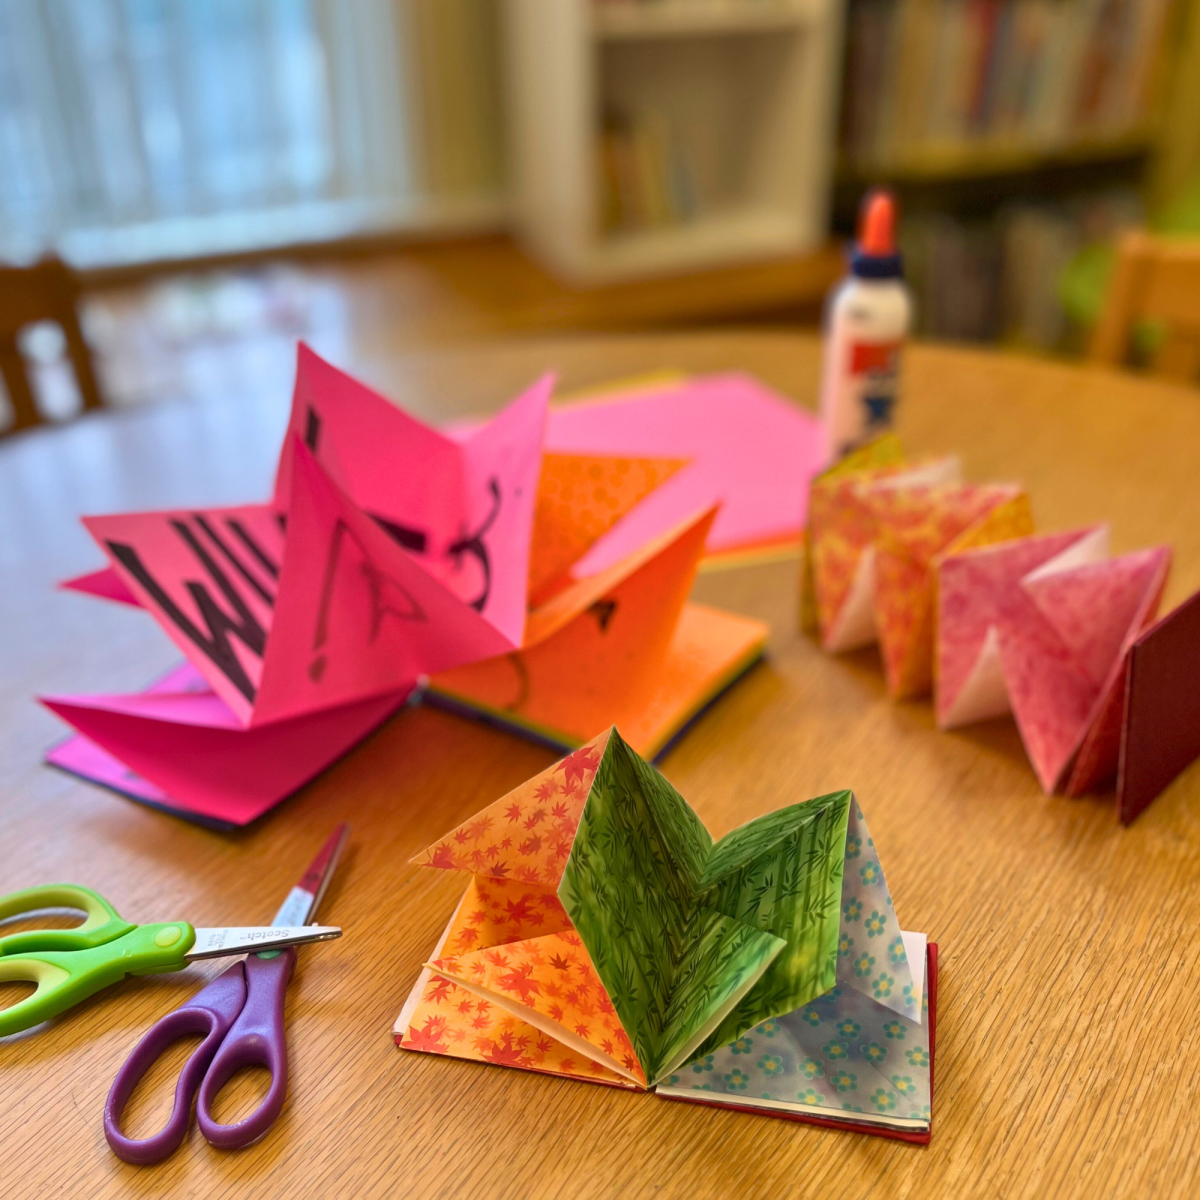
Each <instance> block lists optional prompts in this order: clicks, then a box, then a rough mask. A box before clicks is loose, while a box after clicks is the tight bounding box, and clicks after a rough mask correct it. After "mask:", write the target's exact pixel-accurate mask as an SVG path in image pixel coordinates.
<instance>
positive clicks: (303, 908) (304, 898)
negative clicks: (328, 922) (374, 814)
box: [271, 821, 350, 926]
mask: <svg viewBox="0 0 1200 1200" xmlns="http://www.w3.org/2000/svg"><path fill="white" fill-rule="evenodd" d="M349 832H350V826H349V825H347V824H346V822H345V821H343V822H342V823H341V824H340V825H339V826H338V827H337V828H336V829H335V830H334V831H333V833H331V834H330V835H329V840H328V841H327V842H326V843H325V845H324V846H322V847H321V850H320V853H319V854H318V855H317V857H316V858H314V859H313V860H312V862H311V863H309V865H308V869H307V870H306V871H305V872H304V874H303V875H302V876H301V877H300V882H299V883H298V884H296V886H295V887H294V888H292V890H291V891H290V892H288V896H287V899H286V900H285V901H284V902H283V905H282V907H281V908H280V909H279V911H278V912H277V913H276V914H275V920H273V921H272V922H271V924H272V925H291V926H294V925H307V924H308V923H309V921H311V920H312V919H313V918H314V917H315V915H316V912H317V906H318V905H319V904H320V903H321V901H322V900H323V899H324V898H325V889H326V888H327V887H329V881H330V880H331V879H332V878H333V873H334V871H335V870H336V869H337V864H338V859H339V858H341V855H342V847H343V846H345V844H346V836H347V834H349Z"/></svg>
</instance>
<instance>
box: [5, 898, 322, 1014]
mask: <svg viewBox="0 0 1200 1200" xmlns="http://www.w3.org/2000/svg"><path fill="white" fill-rule="evenodd" d="M63 908H69V909H81V910H82V911H83V912H84V913H85V914H86V915H87V919H86V920H85V921H84V922H83V924H82V925H78V926H76V927H75V928H74V929H30V930H26V931H24V932H22V933H12V934H9V935H8V936H7V937H0V983H9V982H17V983H32V984H36V991H34V993H33V995H32V996H28V997H26V998H25V999H24V1000H22V1001H21V1002H20V1003H18V1004H14V1005H12V1006H11V1007H10V1008H6V1009H2V1010H0V1037H4V1036H6V1035H8V1034H10V1033H19V1032H20V1031H21V1030H23V1029H30V1028H32V1026H34V1025H38V1024H40V1023H41V1022H42V1021H46V1020H48V1019H49V1018H50V1017H56V1016H58V1014H59V1013H61V1012H65V1011H66V1010H67V1009H68V1008H72V1007H73V1006H74V1005H76V1004H78V1003H79V1002H80V1001H81V1000H85V999H87V997H88V996H91V995H93V994H94V993H96V992H98V991H100V989H101V988H106V987H108V986H109V985H110V984H113V983H116V982H117V981H118V980H121V979H124V978H125V976H126V975H154V974H157V973H159V972H161V971H178V970H181V969H182V968H183V967H185V966H187V964H188V963H190V962H194V961H195V960H196V959H198V958H224V957H226V956H228V955H234V954H246V953H259V952H261V951H263V950H281V949H283V948H284V947H285V946H298V945H300V944H302V943H304V942H323V941H327V940H328V939H329V938H336V937H341V934H342V931H341V930H340V929H339V928H337V927H336V926H333V925H304V926H300V927H298V928H296V927H279V926H266V925H260V926H251V927H248V928H224V929H196V928H194V927H193V926H191V925H189V924H188V923H187V922H186V921H170V922H165V923H162V924H158V925H131V924H130V923H129V922H128V921H126V920H124V919H123V918H122V917H121V916H120V915H119V914H118V913H117V910H116V909H115V908H113V906H112V905H111V904H109V902H108V901H107V900H105V899H104V897H103V896H101V895H98V894H97V893H96V892H93V891H92V890H91V889H90V888H85V887H79V886H78V885H76V884H73V883H52V884H48V885H47V886H45V887H32V888H26V889H25V890H24V891H23V892H12V893H11V894H9V895H7V896H2V897H0V921H6V920H9V919H10V918H12V917H16V916H21V915H23V914H28V913H34V912H40V911H42V910H45V909H63Z"/></svg>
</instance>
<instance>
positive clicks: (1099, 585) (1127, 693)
mask: <svg viewBox="0 0 1200 1200" xmlns="http://www.w3.org/2000/svg"><path fill="white" fill-rule="evenodd" d="M960 474H961V469H960V466H959V463H958V460H957V459H956V458H954V457H944V458H936V459H930V460H927V461H924V462H918V463H909V462H905V460H904V459H903V457H902V454H901V451H900V446H899V443H898V442H897V441H896V439H895V438H894V437H891V436H890V435H889V436H886V437H884V438H881V439H879V440H878V441H876V442H874V443H872V444H871V445H869V446H866V447H863V448H862V449H861V450H858V451H856V452H855V453H853V454H851V455H850V456H848V457H847V458H846V459H845V460H843V461H842V462H840V463H838V464H837V465H836V466H835V467H832V468H830V469H829V470H827V471H825V472H824V473H823V474H821V475H819V476H818V477H817V478H816V479H814V481H813V484H812V488H811V492H810V496H809V507H808V522H809V523H808V532H807V546H808V553H807V554H806V556H805V571H804V576H803V587H802V614H801V623H802V625H803V626H804V628H806V629H807V630H808V631H809V632H812V633H814V634H816V635H817V636H818V638H819V639H820V642H821V645H822V646H823V647H824V649H826V650H829V651H832V652H835V653H836V652H840V651H845V650H853V649H857V648H859V647H862V646H865V645H868V644H870V643H873V642H878V644H879V650H880V656H881V658H882V660H883V667H884V674H885V677H886V680H887V687H888V691H889V693H890V694H891V696H892V697H893V698H894V699H897V700H908V699H914V698H917V697H920V696H923V695H926V694H929V693H931V692H932V694H933V700H934V711H935V715H936V719H937V724H938V727H939V728H941V729H957V728H960V727H962V726H965V725H970V724H972V723H974V722H976V721H983V720H987V719H990V718H993V717H998V716H1002V715H1004V714H1006V713H1010V712H1011V713H1012V715H1013V718H1014V720H1015V721H1016V724H1017V728H1018V729H1019V731H1020V734H1021V739H1022V741H1023V742H1024V744H1025V748H1026V751H1027V752H1028V755H1029V759H1030V762H1031V764H1032V766H1033V769H1034V772H1035V773H1036V775H1037V778H1038V782H1039V783H1040V784H1041V786H1042V788H1043V790H1044V791H1046V792H1048V793H1049V792H1061V793H1064V794H1066V795H1068V796H1079V795H1082V794H1084V793H1086V792H1091V791H1095V790H1098V789H1104V788H1105V787H1106V786H1107V785H1108V784H1109V783H1110V782H1112V781H1114V780H1115V783H1116V796H1117V812H1118V815H1119V817H1120V819H1121V820H1122V821H1123V822H1125V823H1128V822H1129V821H1132V820H1133V819H1134V818H1135V817H1136V816H1137V815H1138V814H1139V813H1140V812H1141V811H1142V810H1143V809H1144V808H1145V807H1146V806H1147V805H1148V804H1149V803H1150V801H1151V800H1153V799H1154V797H1155V796H1156V795H1157V794H1158V793H1159V792H1160V791H1161V790H1162V788H1163V787H1165V786H1166V784H1168V783H1169V782H1170V781H1171V779H1172V778H1174V776H1175V775H1176V774H1178V773H1179V771H1180V770H1181V769H1182V768H1183V767H1184V766H1186V765H1187V763H1188V762H1190V761H1191V760H1192V759H1194V758H1195V757H1196V755H1197V754H1198V753H1200V723H1198V722H1197V721H1196V720H1195V719H1194V714H1195V712H1196V711H1197V708H1198V706H1197V702H1195V701H1194V700H1193V699H1192V695H1193V693H1195V691H1196V689H1195V687H1194V685H1189V684H1188V683H1186V682H1185V681H1186V680H1187V679H1189V678H1190V679H1194V678H1195V674H1196V671H1197V670H1200V637H1197V636H1196V634H1195V630H1196V622H1197V613H1198V612H1200V608H1198V607H1197V599H1198V597H1195V596H1193V597H1192V599H1191V600H1189V601H1186V602H1185V603H1184V604H1183V605H1181V606H1180V607H1179V608H1177V609H1176V610H1174V611H1173V612H1172V613H1169V614H1168V615H1167V616H1165V617H1164V618H1162V619H1161V620H1158V621H1156V616H1157V614H1158V610H1159V605H1160V603H1161V601H1162V597H1163V594H1164V590H1165V588H1166V585H1167V579H1168V575H1169V572H1170V568H1171V551H1170V548H1169V547H1167V546H1152V547H1149V548H1147V549H1141V550H1135V551H1133V552H1131V553H1128V554H1120V555H1111V554H1110V553H1109V529H1108V526H1107V525H1104V524H1095V525H1089V526H1085V527H1082V528H1078V529H1071V530H1065V531H1061V532H1053V533H1038V532H1035V530H1034V521H1033V515H1032V512H1031V509H1030V504H1029V499H1028V497H1027V496H1026V494H1025V492H1024V491H1023V490H1022V489H1021V488H1020V487H1018V486H1017V485H1015V484H1004V483H1001V484H975V483H964V482H963V481H962V480H961V478H960ZM1168 663H1173V664H1174V666H1173V668H1168V666H1167V664H1168Z"/></svg>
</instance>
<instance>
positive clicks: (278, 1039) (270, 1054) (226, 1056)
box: [104, 823, 348, 1165]
mask: <svg viewBox="0 0 1200 1200" xmlns="http://www.w3.org/2000/svg"><path fill="white" fill-rule="evenodd" d="M347 832H348V829H347V826H346V825H345V823H343V824H341V825H339V826H338V827H337V828H336V829H335V830H334V831H333V833H332V835H331V836H330V838H329V840H328V841H327V842H326V843H325V845H324V846H323V847H322V848H321V852H320V854H318V855H317V857H316V858H315V859H313V861H312V864H311V865H310V866H309V868H308V870H307V871H305V872H304V875H303V877H302V878H301V880H300V882H299V883H298V884H297V885H296V886H295V887H294V888H292V890H291V891H290V892H289V893H288V897H287V899H286V900H285V901H284V902H283V907H282V908H280V910H279V912H278V913H277V914H276V915H275V920H274V921H273V922H272V925H273V926H276V925H289V926H299V925H307V924H309V923H310V922H311V921H312V920H313V918H314V916H315V914H316V910H317V906H318V905H319V904H320V903H321V899H322V898H323V897H324V895H325V889H326V888H327V887H328V886H329V880H330V879H331V878H332V876H333V872H334V868H335V867H336V866H337V861H338V858H339V856H340V855H341V852H342V847H343V845H344V844H345V841H346V834H347ZM295 965H296V951H295V949H294V948H293V947H290V946H289V947H288V948H287V949H286V950H268V951H266V952H265V953H263V954H253V955H251V956H250V957H248V958H246V959H245V960H242V961H239V962H237V963H235V964H234V965H233V966H232V967H230V968H229V969H228V970H227V971H225V972H224V973H222V974H221V975H218V976H217V978H216V979H214V980H213V981H212V983H210V984H209V985H208V986H207V987H205V988H204V989H203V991H200V992H198V993H197V994H196V995H195V996H194V997H193V998H192V999H191V1000H189V1001H188V1002H187V1003H186V1004H182V1005H180V1007H179V1008H177V1009H175V1011H174V1012H171V1013H168V1014H167V1015H166V1016H165V1017H163V1018H162V1019H161V1020H159V1021H157V1022H155V1024H153V1025H152V1026H151V1027H150V1028H149V1029H148V1030H147V1031H146V1034H145V1036H144V1037H143V1038H142V1040H141V1041H140V1042H138V1044H137V1045H136V1046H135V1047H134V1049H133V1053H132V1054H130V1056H129V1058H128V1059H127V1060H126V1061H125V1064H124V1066H122V1067H121V1069H120V1071H118V1072H117V1077H116V1079H114V1080H113V1085H112V1090H111V1091H110V1092H109V1093H108V1101H107V1103H106V1104H105V1105H104V1136H105V1137H106V1138H108V1144H109V1145H110V1146H111V1147H112V1148H113V1152H114V1153H115V1154H116V1155H117V1157H118V1158H123V1159H124V1160H125V1161H126V1162H129V1163H138V1164H141V1165H148V1164H150V1163H156V1162H161V1161H162V1160H163V1159H164V1158H166V1157H167V1156H168V1155H170V1154H172V1153H174V1151H175V1150H176V1149H177V1148H178V1147H179V1145H180V1143H181V1142H182V1141H183V1139H184V1137H185V1135H186V1134H187V1131H188V1126H189V1125H190V1124H191V1119H192V1100H193V1099H194V1098H195V1097H196V1093H197V1091H199V1100H198V1102H197V1104H196V1122H197V1124H198V1125H199V1126H200V1132H201V1133H203V1134H204V1136H205V1138H207V1139H208V1141H209V1143H210V1144H211V1145H213V1146H218V1147H220V1148H221V1149H224V1150H238V1149H241V1148H242V1147H243V1146H250V1145H253V1143H255V1142H257V1141H258V1140H259V1139H260V1138H261V1137H263V1136H264V1135H265V1134H266V1132H267V1130H269V1129H270V1128H271V1126H272V1125H273V1124H274V1122H275V1118H276V1117H278V1116H279V1113H280V1110H281V1109H282V1108H283V1101H284V1098H285V1097H286V1095H287V1038H286V1036H285V1032H284V1022H283V1002H284V995H285V993H286V992H287V985H288V981H289V980H290V979H291V977H292V970H293V968H294V967H295ZM198 1033H199V1034H204V1035H205V1037H204V1040H203V1041H202V1042H201V1043H200V1045H199V1046H197V1047H196V1049H195V1050H194V1051H193V1052H192V1055H191V1057H190V1058H189V1059H188V1060H187V1062H186V1063H185V1064H184V1066H183V1070H182V1071H181V1072H180V1074H179V1082H178V1084H176V1086H175V1105H174V1107H173V1108H172V1109H171V1116H170V1118H169V1119H168V1120H167V1123H166V1125H165V1126H163V1128H162V1129H160V1130H159V1131H158V1133H156V1134H153V1135H151V1136H150V1137H148V1138H142V1139H139V1140H135V1139H133V1138H128V1137H126V1136H125V1135H124V1134H123V1133H122V1132H121V1114H122V1113H123V1112H124V1111H125V1105H126V1104H127V1103H128V1102H129V1097H130V1096H131V1095H132V1094H133V1090H134V1088H136V1087H137V1085H138V1083H139V1082H140V1081H141V1079H142V1076H143V1075H145V1074H146V1072H147V1071H148V1070H149V1069H150V1067H151V1066H152V1065H153V1064H154V1062H156V1061H157V1059H158V1058H159V1056H160V1055H161V1054H162V1053H163V1052H164V1051H165V1050H166V1049H167V1047H168V1046H170V1045H172V1044H173V1043H175V1042H177V1041H179V1040H180V1039H181V1038H186V1037H194V1036H195V1035H196V1034H198ZM243 1067H266V1068H267V1070H268V1071H270V1072H271V1087H270V1090H269V1091H268V1092H267V1095H266V1097H265V1098H264V1100H263V1102H262V1103H261V1104H260V1105H259V1106H258V1108H257V1109H255V1111H254V1112H252V1113H251V1114H250V1115H249V1116H248V1117H246V1118H245V1120H242V1121H239V1122H238V1123H237V1124H236V1125H221V1124H219V1123H218V1122H217V1121H215V1120H214V1119H213V1115H212V1105H213V1101H214V1100H215V1099H216V1097H217V1093H218V1092H219V1091H220V1090H221V1088H222V1087H224V1086H225V1084H226V1083H228V1082H229V1080H230V1079H231V1078H232V1077H233V1076H234V1075H235V1074H236V1073H237V1072H238V1071H240V1070H241V1069H242V1068H243Z"/></svg>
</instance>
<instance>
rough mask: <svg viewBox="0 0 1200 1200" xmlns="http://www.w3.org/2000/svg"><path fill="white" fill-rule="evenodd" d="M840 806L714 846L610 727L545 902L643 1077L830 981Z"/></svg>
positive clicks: (817, 807)
mask: <svg viewBox="0 0 1200 1200" xmlns="http://www.w3.org/2000/svg"><path fill="white" fill-rule="evenodd" d="M849 803H850V793H849V792H839V793H835V794H834V795H831V796H823V797H820V798H819V799H817V800H810V801H807V802H806V803H805V804H800V805H793V806H792V807H791V808H787V809H783V810H781V811H780V812H777V813H771V814H768V815H767V816H765V817H761V818H759V819H758V820H757V821H752V822H750V823H749V824H748V825H745V826H742V827H741V828H740V829H736V830H734V831H733V832H732V833H730V834H729V835H728V836H727V837H725V838H723V839H722V840H721V841H720V842H719V843H718V844H717V845H716V846H714V845H713V842H712V838H711V836H710V835H709V833H708V831H707V830H706V829H705V828H704V826H703V824H702V823H701V821H700V819H699V818H698V817H697V816H696V814H695V813H694V812H693V811H692V809H691V808H690V806H689V805H688V804H687V802H686V801H685V800H684V799H683V797H682V796H680V795H679V793H678V792H677V791H676V790H675V789H674V788H673V787H672V786H671V785H670V784H669V783H668V782H667V781H666V780H665V779H664V778H663V777H662V776H661V775H660V774H659V773H658V772H657V771H656V770H655V769H654V768H653V767H652V766H650V765H649V764H648V763H646V762H645V761H643V760H642V759H641V758H640V757H639V756H638V755H637V754H636V753H634V751H633V750H631V749H630V748H629V746H627V745H626V743H625V742H624V741H623V740H622V739H621V737H620V735H619V734H617V733H616V731H615V730H614V732H613V734H612V736H611V737H610V739H609V742H608V745H607V747H606V749H605V752H604V756H603V758H602V759H601V762H600V767H599V769H598V770H597V773H596V777H595V779H594V781H593V783H592V787H591V791H590V793H589V795H588V800H587V803H586V805H585V806H584V810H583V814H582V817H581V819H580V824H579V830H578V832H577V834H576V836H575V841H574V845H573V847H572V850H571V856H570V859H569V860H568V862H567V866H566V868H565V870H564V872H563V877H562V883H561V885H560V887H559V898H560V899H561V900H562V902H563V905H564V906H565V908H566V910H567V913H568V914H569V916H570V918H571V921H572V923H573V924H574V926H575V928H576V930H577V931H578V933H579V935H580V937H581V938H582V939H583V942H584V945H585V946H586V947H587V950H588V953H589V954H590V956H591V958H592V961H593V963H594V964H595V967H596V971H597V972H598V974H599V975H600V978H601V980H602V981H603V982H604V986H605V988H606V989H607V990H608V994H609V997H610V998H611V1000H612V1002H613V1006H614V1008H615V1009H616V1011H617V1015H618V1016H619V1017H620V1019H621V1023H622V1025H623V1026H624V1028H625V1030H626V1032H627V1033H628V1034H629V1037H630V1040H631V1041H632V1043H633V1047H634V1050H635V1052H636V1053H637V1056H638V1060H639V1062H640V1063H641V1064H642V1067H643V1069H644V1070H645V1072H646V1076H647V1078H648V1080H649V1081H650V1082H652V1083H653V1082H654V1080H655V1079H656V1078H657V1077H658V1075H659V1074H660V1072H661V1070H662V1069H664V1068H665V1067H667V1066H668V1065H671V1064H672V1059H673V1057H674V1056H677V1055H678V1053H679V1052H680V1051H681V1050H682V1049H683V1048H685V1047H687V1046H688V1045H689V1043H690V1042H692V1041H693V1040H694V1039H695V1037H696V1035H697V1034H698V1033H699V1032H701V1031H702V1030H704V1029H705V1028H706V1027H707V1026H709V1025H711V1024H712V1022H713V1021H714V1020H716V1019H718V1018H719V1019H720V1022H719V1026H718V1028H717V1029H716V1031H715V1032H714V1033H713V1034H712V1035H711V1036H710V1037H708V1038H707V1039H706V1040H705V1045H706V1046H707V1045H710V1044H722V1043H724V1042H728V1041H730V1040H731V1039H732V1038H735V1037H737V1036H738V1035H739V1034H740V1033H741V1032H743V1031H744V1030H745V1029H748V1028H749V1027H750V1026H752V1025H754V1024H757V1023H758V1022H760V1021H762V1020H765V1019H766V1018H767V1017H769V1016H775V1015H779V1014H780V1013H783V1012H787V1011H790V1010H791V1009H793V1008H797V1007H799V1006H800V1005H802V1004H804V1003H806V1002H807V1001H808V1000H811V999H812V998H813V997H814V996H817V995H819V994H820V993H821V992H823V991H826V990H828V989H829V988H830V987H832V986H833V973H834V968H835V964H836V960H837V934H838V898H839V895H840V889H841V878H842V862H843V854H844V849H845V837H846V821H847V816H848V813H849ZM747 988H748V989H749V990H747ZM742 993H744V994H742ZM739 995H740V999H738V997H739ZM733 1001H736V1003H735V1004H734V1006H733V1008H732V1010H731V1011H727V1010H729V1008H730V1004H731V1002H733ZM722 1014H724V1015H722ZM731 1031H732V1032H731Z"/></svg>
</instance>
